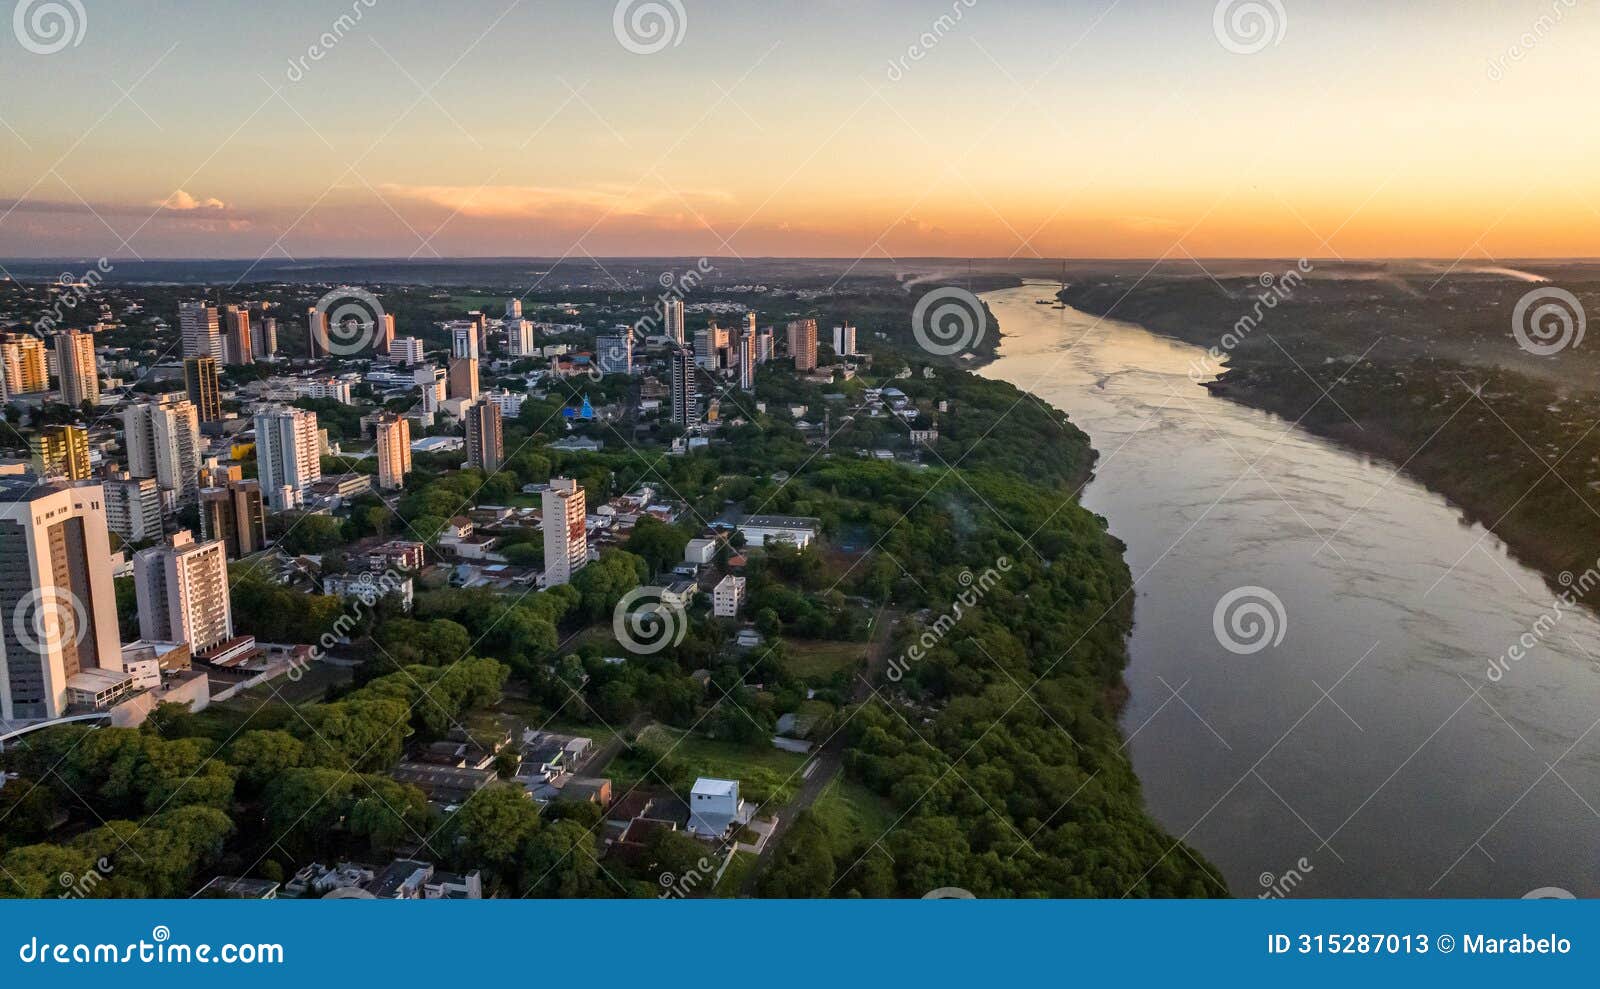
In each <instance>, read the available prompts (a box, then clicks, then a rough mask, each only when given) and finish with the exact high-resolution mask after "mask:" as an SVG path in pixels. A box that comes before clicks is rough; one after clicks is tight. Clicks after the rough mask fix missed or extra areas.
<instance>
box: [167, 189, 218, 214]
mask: <svg viewBox="0 0 1600 989" xmlns="http://www.w3.org/2000/svg"><path fill="white" fill-rule="evenodd" d="M150 205H152V206H159V207H161V208H162V209H170V210H178V211H180V212H188V211H189V210H196V209H227V208H228V204H227V203H225V202H223V201H222V200H220V199H215V198H207V199H196V198H195V197H193V196H191V195H189V194H188V193H187V192H184V191H183V190H182V189H179V190H177V191H176V192H174V193H173V194H172V195H170V196H168V197H167V198H166V199H163V200H162V201H161V202H159V203H151V204H150Z"/></svg>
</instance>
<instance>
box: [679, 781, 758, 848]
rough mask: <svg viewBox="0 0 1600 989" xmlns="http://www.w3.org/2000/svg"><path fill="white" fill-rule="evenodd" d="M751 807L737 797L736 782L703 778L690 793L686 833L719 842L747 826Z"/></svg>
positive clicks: (737, 786)
mask: <svg viewBox="0 0 1600 989" xmlns="http://www.w3.org/2000/svg"><path fill="white" fill-rule="evenodd" d="M750 814H751V808H750V805H749V804H748V803H746V802H745V801H744V800H742V799H740V797H739V781H738V780H721V779H715V778H712V777H709V776H702V777H700V778H699V779H697V780H695V781H694V789H692V790H690V791H689V829H688V830H689V834H691V835H693V836H694V837H696V838H703V839H706V840H721V839H723V838H726V837H727V836H728V835H729V834H730V833H732V832H733V831H735V830H737V829H738V828H741V827H743V826H744V825H745V824H748V823H749V821H750Z"/></svg>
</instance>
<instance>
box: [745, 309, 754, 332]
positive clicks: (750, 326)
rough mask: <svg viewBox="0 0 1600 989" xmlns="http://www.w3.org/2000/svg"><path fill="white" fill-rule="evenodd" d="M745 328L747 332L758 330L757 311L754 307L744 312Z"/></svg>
mask: <svg viewBox="0 0 1600 989" xmlns="http://www.w3.org/2000/svg"><path fill="white" fill-rule="evenodd" d="M744 329H745V332H746V333H755V332H757V329H756V311H755V310H754V309H752V310H750V311H749V312H747V313H745V314H744Z"/></svg>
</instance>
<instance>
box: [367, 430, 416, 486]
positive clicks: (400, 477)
mask: <svg viewBox="0 0 1600 989" xmlns="http://www.w3.org/2000/svg"><path fill="white" fill-rule="evenodd" d="M375 428H376V431H377V434H378V487H380V488H383V489H385V490H388V491H399V490H400V489H401V488H403V487H405V482H406V474H407V473H409V472H410V470H411V423H409V422H408V421H406V417H405V416H402V415H396V414H395V413H393V412H385V413H383V414H382V415H380V416H379V417H378V422H377V425H376V427H375Z"/></svg>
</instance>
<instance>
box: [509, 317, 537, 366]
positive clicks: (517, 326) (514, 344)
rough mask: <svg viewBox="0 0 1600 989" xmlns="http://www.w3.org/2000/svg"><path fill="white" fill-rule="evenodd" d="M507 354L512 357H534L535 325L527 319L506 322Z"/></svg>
mask: <svg viewBox="0 0 1600 989" xmlns="http://www.w3.org/2000/svg"><path fill="white" fill-rule="evenodd" d="M504 325H505V331H506V353H508V354H510V355H511V356H512V357H532V356H533V353H534V349H535V347H534V342H533V324H532V323H530V322H528V321H527V320H525V319H521V318H518V319H507V320H506V321H505V324H504Z"/></svg>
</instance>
